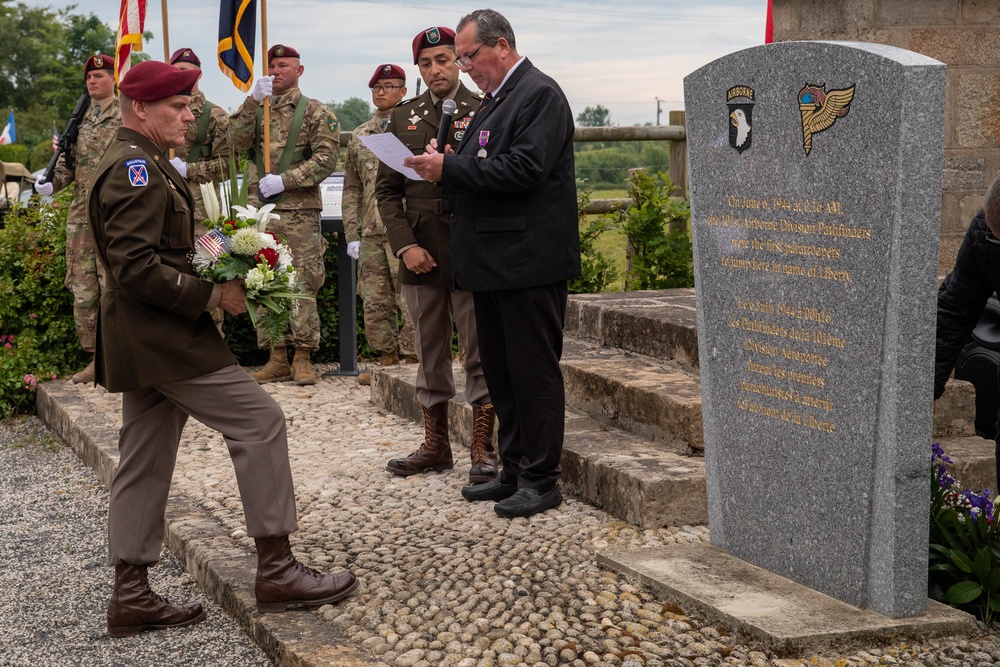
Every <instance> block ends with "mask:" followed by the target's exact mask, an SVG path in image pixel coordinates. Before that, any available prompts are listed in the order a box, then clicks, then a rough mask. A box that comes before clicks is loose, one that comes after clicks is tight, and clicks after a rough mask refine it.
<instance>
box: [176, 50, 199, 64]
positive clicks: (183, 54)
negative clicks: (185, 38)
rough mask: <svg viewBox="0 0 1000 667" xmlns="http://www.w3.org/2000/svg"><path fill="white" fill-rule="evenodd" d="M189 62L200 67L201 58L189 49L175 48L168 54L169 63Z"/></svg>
mask: <svg viewBox="0 0 1000 667" xmlns="http://www.w3.org/2000/svg"><path fill="white" fill-rule="evenodd" d="M175 63H191V64H192V65H194V66H195V67H201V59H200V58H198V56H196V55H195V53H194V51H192V50H191V49H177V50H176V51H174V55H172V56H170V64H171V65H173V64H175Z"/></svg>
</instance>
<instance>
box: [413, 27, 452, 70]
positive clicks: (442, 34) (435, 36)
mask: <svg viewBox="0 0 1000 667" xmlns="http://www.w3.org/2000/svg"><path fill="white" fill-rule="evenodd" d="M454 45H455V31H454V30H452V29H451V28H445V27H444V26H434V27H432V28H428V29H427V30H424V31H423V32H421V33H419V34H418V35H417V36H416V37H414V38H413V64H414V65H416V64H417V56H419V55H420V52H421V51H423V50H424V49H430V48H433V47H435V46H454Z"/></svg>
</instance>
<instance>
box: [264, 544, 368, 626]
mask: <svg viewBox="0 0 1000 667" xmlns="http://www.w3.org/2000/svg"><path fill="white" fill-rule="evenodd" d="M254 542H255V543H256V545H257V581H256V584H255V586H254V594H255V596H256V598H257V611H259V612H260V613H262V614H273V613H278V612H283V611H286V610H287V609H288V608H289V607H292V608H299V609H308V608H310V607H320V606H322V605H325V604H332V603H334V602H337V601H338V600H343V599H344V598H346V597H347V596H348V595H350V594H351V593H353V592H354V591H355V589H357V587H358V579H357V577H355V576H354V574H352V573H351V572H350V571H349V570H343V571H341V572H337V573H335V574H321V573H319V572H317V571H316V570H314V569H312V568H311V567H306V566H305V565H303V564H302V563H300V562H299V561H298V560H297V559H296V558H295V556H293V555H292V546H291V545H290V544H289V543H288V536H287V535H281V536H279V537H258V538H256V539H254Z"/></svg>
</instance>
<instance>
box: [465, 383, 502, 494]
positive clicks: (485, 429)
mask: <svg viewBox="0 0 1000 667" xmlns="http://www.w3.org/2000/svg"><path fill="white" fill-rule="evenodd" d="M495 415H496V412H495V411H494V410H493V404H492V403H483V404H482V405H473V406H472V447H471V450H472V453H471V456H472V468H470V469H469V482H470V483H472V484H482V483H483V482H489V481H490V480H492V479H493V478H494V477H496V476H497V468H498V467H499V461H498V460H497V448H496V447H495V446H494V445H493V424H494V423H495Z"/></svg>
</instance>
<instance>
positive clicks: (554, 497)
mask: <svg viewBox="0 0 1000 667" xmlns="http://www.w3.org/2000/svg"><path fill="white" fill-rule="evenodd" d="M562 500H563V498H562V493H561V492H560V491H559V487H558V486H557V487H555V488H554V489H552V490H551V491H549V492H548V493H544V494H543V493H539V492H538V491H537V490H536V489H528V488H521V489H518V490H517V493H515V494H514V495H512V496H510V497H509V498H507V499H506V500H501V501H500V502H498V503H497V504H496V505H494V506H493V511H494V512H496V513H497V514H499V515H500V516H502V517H505V518H507V519H513V518H514V517H518V516H532V515H534V514H538V513H539V512H544V511H545V510H548V509H552V508H553V507H558V506H559V505H560V504H562Z"/></svg>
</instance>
